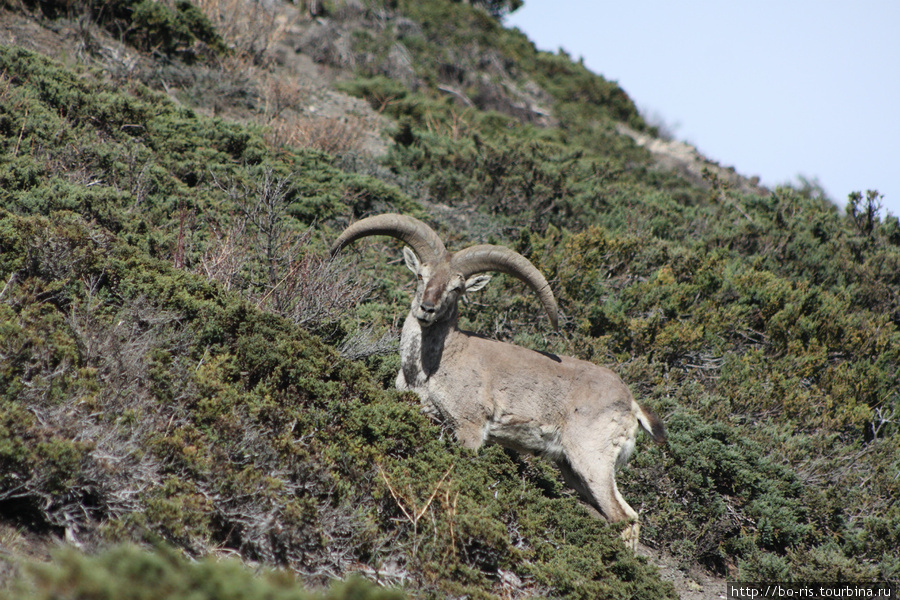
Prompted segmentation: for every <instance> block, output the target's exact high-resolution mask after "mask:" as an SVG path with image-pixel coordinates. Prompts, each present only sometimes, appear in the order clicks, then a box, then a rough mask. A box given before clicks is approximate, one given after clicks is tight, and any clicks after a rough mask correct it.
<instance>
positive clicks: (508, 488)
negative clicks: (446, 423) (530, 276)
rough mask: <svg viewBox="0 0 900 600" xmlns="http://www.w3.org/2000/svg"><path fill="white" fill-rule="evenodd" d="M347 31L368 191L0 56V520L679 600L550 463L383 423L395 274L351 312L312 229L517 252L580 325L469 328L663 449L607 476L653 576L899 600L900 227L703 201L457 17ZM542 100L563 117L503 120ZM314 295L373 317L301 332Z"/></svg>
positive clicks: (560, 72)
mask: <svg viewBox="0 0 900 600" xmlns="http://www.w3.org/2000/svg"><path fill="white" fill-rule="evenodd" d="M367 10H370V11H372V13H373V14H374V13H375V12H377V15H378V19H374V17H372V14H370V13H367V12H366V11H362V12H359V11H356V12H354V11H347V12H346V13H340V11H335V14H334V15H333V20H334V21H335V22H337V23H339V24H340V25H341V27H344V29H343V30H342V31H343V32H344V33H346V34H347V35H350V36H351V37H352V39H353V40H355V45H354V46H353V48H354V50H353V51H354V52H356V53H357V60H355V61H354V64H355V65H356V69H357V71H356V73H357V78H356V79H354V80H352V81H350V82H348V83H346V84H345V85H344V89H346V90H349V91H352V92H354V93H357V94H359V95H361V96H363V97H365V98H366V99H368V100H369V101H370V102H371V103H372V105H373V106H375V107H377V108H379V109H380V110H382V111H383V112H384V113H385V114H387V115H389V116H391V117H393V118H394V119H396V121H397V129H396V131H395V134H394V138H395V144H394V146H393V147H392V149H391V152H390V154H389V156H388V157H387V158H386V159H385V165H384V166H382V165H374V164H368V163H365V162H362V163H359V164H356V165H355V166H354V168H355V169H356V170H359V171H366V172H368V173H371V174H372V175H374V176H377V177H379V178H381V180H379V179H375V178H373V177H369V176H366V175H362V174H359V173H354V172H350V171H347V170H343V169H342V168H341V165H343V164H351V163H350V162H348V161H339V160H337V159H335V158H333V157H330V156H328V155H325V154H322V153H318V152H313V151H308V150H298V149H290V148H279V147H274V146H271V145H270V144H268V143H267V142H266V141H265V139H264V137H263V136H262V135H261V132H260V131H259V130H256V129H253V128H247V127H240V126H237V125H234V124H231V123H227V122H224V121H221V120H216V119H207V118H202V117H200V116H198V115H197V114H195V113H194V112H192V111H191V110H189V109H186V108H183V107H179V106H176V105H175V104H173V103H172V102H171V101H170V100H169V99H168V98H167V97H165V96H163V95H160V94H157V93H155V92H153V91H151V90H148V89H147V88H146V87H143V86H142V85H139V84H132V85H130V86H128V87H127V88H126V89H115V88H112V87H111V86H109V85H108V84H106V83H104V79H103V77H102V75H101V74H98V73H88V72H83V71H73V70H70V69H69V68H66V67H63V66H61V65H59V64H56V63H52V62H50V61H47V60H44V59H42V58H40V57H39V56H36V55H33V54H30V53H27V52H23V51H21V50H18V49H14V48H3V49H0V63H2V65H0V73H2V80H0V94H2V102H0V136H2V140H0V143H2V144H3V150H4V157H5V158H4V159H3V161H2V163H0V207H2V209H3V210H4V212H3V213H2V218H0V286H3V287H2V292H0V311H2V312H0V327H2V328H3V329H2V333H3V335H0V339H2V340H3V342H2V344H3V346H2V347H0V353H2V358H3V360H2V363H0V364H2V371H0V402H2V404H0V463H2V467H3V468H2V469H0V514H2V515H3V517H4V519H5V520H6V521H8V522H10V521H11V522H14V523H16V524H17V525H18V526H21V527H28V528H31V529H32V530H34V531H38V532H43V533H45V534H46V533H55V534H57V535H66V534H67V535H68V537H69V538H71V539H74V540H77V541H78V542H80V543H82V544H83V545H85V546H87V547H89V548H94V547H98V546H103V545H106V544H108V543H110V542H117V541H138V542H144V541H152V540H156V539H159V538H162V539H163V540H165V541H166V542H167V543H168V544H171V545H173V546H175V547H177V548H180V549H182V550H183V551H185V552H187V553H189V554H191V555H195V556H202V555H204V554H207V553H208V552H210V551H211V549H212V548H220V549H227V550H229V551H233V552H236V553H238V554H239V555H240V556H242V557H243V558H244V559H246V560H252V561H261V562H263V563H265V564H269V565H284V566H288V567H291V568H292V569H294V570H295V571H297V572H299V573H300V574H301V575H302V576H303V577H304V579H305V580H306V581H309V582H317V583H318V582H321V581H323V580H324V579H327V578H328V577H332V576H335V575H343V574H345V573H348V572H359V573H362V574H363V575H365V576H366V577H369V578H372V579H377V580H379V581H381V582H386V583H390V584H400V583H402V584H403V585H405V586H406V588H407V589H408V590H409V591H410V592H412V593H414V594H416V595H420V594H464V593H468V594H472V595H488V594H498V595H499V594H502V593H509V592H513V593H518V594H522V593H527V592H536V593H544V594H551V595H564V596H567V597H596V596H603V597H647V598H650V597H662V596H666V595H671V593H672V591H671V588H670V587H668V586H666V585H664V584H662V583H660V582H659V581H658V580H657V579H656V578H655V577H654V576H653V574H652V572H651V571H652V570H651V569H650V568H649V567H648V566H647V565H646V564H644V562H642V561H640V560H638V559H635V558H634V557H633V556H631V555H630V553H628V552H627V551H626V550H625V549H624V547H622V545H621V543H620V542H619V540H618V538H617V534H616V531H615V528H612V527H608V526H606V525H605V524H603V523H602V522H600V521H598V520H596V519H594V518H593V517H592V516H590V515H589V514H587V512H586V511H585V509H584V508H583V507H582V506H581V505H580V504H579V503H578V502H577V501H576V500H575V499H574V498H572V497H571V493H570V492H569V491H568V490H567V489H566V488H565V486H564V485H563V484H562V483H561V482H560V480H559V477H558V475H557V474H556V473H555V471H554V470H553V469H552V467H550V466H549V465H548V463H546V462H545V461H544V460H542V459H539V458H527V457H526V458H523V457H517V456H514V455H511V454H509V453H506V452H503V451H501V450H500V449H498V448H486V449H484V450H482V451H480V452H479V453H478V456H477V458H475V457H473V456H472V455H470V454H467V453H466V452H464V451H463V450H461V449H459V448H458V447H457V446H456V445H455V444H454V443H453V442H452V440H451V437H452V436H450V435H449V434H443V435H442V432H441V431H440V429H438V428H437V427H436V426H434V425H432V424H431V423H429V422H428V421H427V420H426V419H424V418H423V417H422V416H421V415H419V413H418V409H417V406H416V403H417V400H416V399H415V398H413V397H410V396H408V395H400V394H397V393H396V392H394V391H391V389H390V388H391V382H392V379H393V374H394V373H395V372H396V366H397V359H396V357H395V356H394V355H393V354H384V353H383V350H384V345H383V344H382V345H379V344H377V343H375V342H372V341H371V340H370V341H366V340H367V336H369V337H372V339H375V338H377V337H378V336H380V335H381V334H382V333H384V332H386V331H387V332H389V331H390V329H391V326H392V324H393V323H394V322H395V319H396V318H397V317H398V315H401V314H402V313H403V312H404V311H405V309H406V303H407V298H406V294H405V292H404V289H403V286H404V285H405V284H406V283H408V282H407V274H406V273H405V272H404V271H403V269H401V268H397V267H386V266H385V264H384V263H385V262H386V261H385V258H384V257H385V254H386V253H387V254H390V253H394V254H396V249H397V245H396V244H394V243H388V242H383V241H380V240H376V241H373V242H370V243H368V244H360V246H361V248H362V250H361V252H362V253H363V256H362V259H361V261H360V262H359V265H358V266H356V267H355V273H356V281H367V282H369V283H370V286H368V287H367V286H362V287H361V286H360V284H358V283H354V281H353V280H352V279H340V278H336V277H335V271H334V270H329V269H333V267H332V266H330V265H327V264H324V263H321V261H319V260H318V257H319V256H321V253H322V251H323V250H322V248H323V244H322V243H321V240H320V239H319V238H318V236H316V235H312V234H311V233H310V232H309V231H308V227H309V226H310V225H312V224H313V223H314V222H315V223H316V227H317V228H318V229H320V230H324V231H325V232H326V234H329V235H330V234H333V231H334V228H336V227H337V226H340V225H342V224H343V223H344V222H345V220H346V219H347V218H348V217H351V216H360V215H363V214H368V213H372V212H383V211H385V210H395V211H399V212H407V213H412V214H416V215H418V216H421V217H424V218H426V219H428V220H430V221H431V222H432V223H434V224H435V226H436V227H437V228H438V229H439V230H440V231H442V233H443V235H444V237H445V239H447V240H449V245H450V246H451V248H456V247H460V246H463V245H466V244H469V243H474V242H483V241H489V242H497V243H504V244H508V245H510V246H512V247H514V248H515V249H516V250H518V251H520V252H522V253H523V254H525V255H526V256H528V257H529V258H530V259H531V260H532V261H533V262H534V263H535V264H537V265H538V266H539V267H540V268H541V270H542V271H543V272H544V273H546V274H547V275H548V278H549V279H551V283H552V285H553V286H554V290H555V291H556V293H557V295H558V297H559V299H560V305H561V308H562V310H563V312H564V314H565V317H566V318H565V319H564V325H563V328H562V331H561V333H560V334H558V335H557V334H548V333H547V329H548V328H547V327H546V326H545V324H544V322H543V321H542V316H541V315H540V311H539V306H538V304H537V303H536V302H535V301H534V300H533V298H531V297H529V296H528V295H527V294H526V292H525V290H523V289H522V286H520V285H519V284H517V283H515V282H513V281H509V280H507V279H506V278H503V277H498V278H496V279H495V281H494V282H493V283H492V284H491V286H490V287H489V288H488V289H487V290H486V291H485V292H482V293H481V295H480V296H479V297H477V298H475V299H474V301H475V303H477V304H475V305H474V306H471V307H470V308H468V309H466V310H465V311H464V312H465V314H464V317H463V319H464V321H465V323H466V324H467V325H468V326H470V327H471V328H473V329H475V330H477V331H480V332H484V333H488V334H491V335H494V336H497V337H499V338H501V339H508V340H511V341H515V342H517V343H521V344H525V345H528V346H530V347H534V348H538V349H542V350H551V351H555V352H561V353H567V354H573V355H577V356H579V357H581V358H586V359H590V360H593V361H595V362H598V363H606V364H611V365H614V366H615V368H616V369H617V371H618V372H619V373H620V374H621V375H622V377H623V378H624V379H625V380H626V381H627V382H628V383H629V384H630V385H631V387H632V389H633V390H634V392H635V395H636V396H638V397H639V398H640V399H641V401H642V402H644V403H647V404H649V405H650V406H651V407H653V408H654V409H655V410H656V411H657V412H659V413H660V414H661V415H662V416H663V419H664V421H665V422H666V425H667V427H668V429H669V434H670V441H669V445H668V446H667V447H665V448H656V447H651V445H650V444H646V443H645V441H646V440H641V441H639V447H638V450H637V451H636V453H635V456H634V458H633V462H632V465H631V466H630V467H628V468H626V469H625V470H624V472H623V473H622V475H621V476H620V488H621V489H622V490H623V495H624V496H625V497H626V498H627V499H628V500H629V502H630V503H631V504H632V505H633V506H634V507H635V508H637V509H638V510H639V511H640V512H641V518H642V523H643V529H642V541H643V542H644V543H647V544H650V545H654V546H657V547H661V548H665V549H667V550H668V551H670V552H672V553H673V554H675V555H676V556H678V557H680V558H681V560H682V561H683V562H684V564H685V565H690V564H695V563H699V564H701V565H704V566H707V567H710V568H713V569H715V570H718V571H720V572H722V573H727V574H728V575H729V576H730V577H732V578H735V579H743V580H766V579H767V580H779V581H789V580H800V581H870V580H873V579H874V580H890V581H897V580H900V553H898V550H897V548H898V547H900V506H898V504H897V498H900V466H898V465H900V430H898V427H897V418H898V415H900V392H898V390H900V385H898V384H900V381H898V378H900V373H898V358H900V357H898V352H900V333H898V324H900V305H898V298H900V224H898V221H897V219H896V217H893V216H888V217H887V218H882V217H881V214H880V212H879V210H878V195H877V193H875V192H872V193H869V194H867V195H865V196H863V195H858V196H854V197H852V198H851V199H850V203H849V205H848V210H847V213H846V214H842V213H841V212H840V211H839V210H838V209H837V208H835V207H834V206H832V205H831V204H830V203H829V202H828V201H827V200H825V199H823V198H822V197H821V195H819V194H816V193H814V192H815V190H809V189H805V190H796V189H790V188H782V189H778V190H776V191H774V192H772V193H770V194H766V195H746V194H741V193H738V192H737V191H735V190H733V189H729V188H728V186H727V185H725V184H723V183H722V182H721V181H719V180H717V179H716V177H715V176H713V175H712V174H710V176H709V177H708V181H707V185H706V186H705V187H697V186H693V185H691V184H689V183H687V182H685V181H684V180H682V179H680V178H678V177H677V176H675V175H672V174H668V173H663V172H659V171H657V170H655V169H654V168H653V167H652V164H651V161H650V158H649V156H648V155H647V154H646V153H644V152H643V151H642V150H641V149H640V148H637V147H636V146H635V145H634V144H633V143H632V142H631V141H630V140H628V139H627V138H623V137H621V136H618V135H616V134H615V123H616V122H627V123H629V124H630V125H631V126H632V127H633V128H635V129H644V130H646V129H647V127H646V125H644V124H643V123H642V121H641V120H640V117H639V115H637V112H636V111H635V110H634V108H633V105H632V104H631V102H630V100H628V98H627V96H625V95H624V94H623V93H622V92H621V90H619V89H618V87H617V86H615V85H614V84H612V83H610V82H606V81H604V80H603V79H602V78H599V77H597V76H594V75H592V74H590V73H588V72H587V71H586V70H585V69H584V68H583V67H582V66H581V65H578V64H575V63H573V62H572V61H571V60H570V59H569V58H568V57H566V56H565V55H563V54H559V55H551V54H548V53H542V52H537V51H536V50H535V49H534V48H533V46H532V45H531V44H530V43H529V42H528V41H527V40H526V39H525V38H524V36H522V35H521V34H519V33H518V32H514V31H508V30H505V29H503V28H502V27H500V26H499V24H498V23H497V22H496V21H495V20H494V19H492V18H490V17H488V16H486V15H485V14H484V13H481V12H479V11H478V10H476V9H473V8H472V7H470V6H467V5H464V4H461V3H450V2H443V1H438V0H434V1H430V2H409V3H405V2H403V1H401V2H396V3H385V4H379V5H378V6H374V7H370V8H369V9H367ZM342 19H343V20H342ZM366 19H372V20H373V21H377V22H379V23H382V25H381V26H380V27H375V26H372V27H367V28H362V25H363V24H366V23H369V21H366ZM385 23H386V24H387V25H384V24H385ZM401 24H402V26H400V25H401ZM354 28H360V30H359V31H358V32H356V33H354V32H355V31H357V30H356V29H354ZM397 44H402V46H403V48H404V49H405V51H406V52H407V53H408V54H409V56H410V57H411V63H412V65H413V66H414V73H413V76H412V77H411V78H409V79H408V80H407V81H406V84H400V83H398V81H399V80H401V79H402V78H397V77H395V78H394V80H392V79H390V78H387V77H385V75H388V76H392V75H393V74H394V73H393V72H392V69H394V68H395V61H394V59H393V58H392V56H395V55H396V51H394V53H393V55H392V48H396V47H397ZM322 56H323V57H326V58H327V57H329V56H335V55H334V54H329V53H327V52H323V53H322ZM485 56H488V57H489V58H490V60H488V61H487V66H485V64H486V63H484V61H482V58H483V57H485ZM323 60H325V58H323ZM329 60H330V59H329ZM479 61H481V62H479ZM498 65H499V66H498ZM529 82H530V83H529ZM535 83H536V85H537V86H538V87H539V88H540V89H541V90H542V91H543V92H533V93H531V95H526V96H527V98H526V99H528V100H529V101H534V102H537V103H538V104H540V103H545V104H546V106H547V107H550V108H551V109H552V110H551V112H552V115H550V116H551V117H552V118H547V115H545V114H544V113H543V112H540V111H539V112H538V113H536V112H535V111H534V110H532V109H533V108H535V106H537V105H536V104H528V102H525V103H524V104H522V102H524V100H523V96H522V95H521V94H522V90H531V89H532V88H531V87H530V84H535ZM447 90H451V91H450V92H448V91H447ZM523 106H525V107H526V108H525V109H524V110H523V109H522V107H523ZM535 115H538V116H535ZM385 166H386V167H387V169H386V168H385ZM394 184H396V185H394ZM397 186H399V187H397ZM433 200H438V201H439V202H441V203H443V204H445V205H447V206H449V207H450V210H449V211H448V210H439V209H435V208H433V207H432V204H431V202H432V201H433ZM473 208H475V209H477V212H473V211H472V210H471V209H473ZM461 223H462V224H465V225H466V226H461V225H460V224H461ZM197 273H201V274H203V275H206V277H200V276H198V275H197ZM310 282H311V283H313V284H315V285H306V286H304V284H305V283H310ZM328 282H331V283H330V285H331V287H330V290H331V291H330V293H329V295H328V297H329V298H335V299H339V298H340V297H341V296H343V295H345V294H346V293H349V294H351V295H353V296H354V297H359V296H360V295H365V294H366V292H367V291H368V293H369V297H370V300H369V301H368V302H365V303H363V304H362V305H360V306H359V307H358V308H356V309H355V311H356V312H355V314H354V312H353V310H354V309H351V308H350V307H348V306H346V305H341V304H340V303H339V302H337V300H335V304H334V310H331V311H325V312H321V313H315V314H313V313H311V312H310V309H309V305H310V303H309V302H308V300H309V297H310V296H313V295H315V294H317V293H320V291H321V290H322V286H327V285H329V283H328ZM316 286H318V287H316ZM315 297H318V296H315ZM304 299H305V300H306V302H304ZM359 323H366V324H367V325H368V328H366V327H363V328H360V327H359V325H358V324H359ZM360 330H361V331H360ZM349 339H355V340H356V342H357V345H356V346H355V348H356V350H353V351H349V349H350V348H351V346H352V345H348V343H347V341H348V340H349ZM360 340H362V342H361V346H360V345H359V341H360ZM341 345H343V346H342V347H343V348H344V354H345V355H352V356H355V357H357V360H355V361H348V360H347V359H346V358H343V357H341V356H340V353H339V352H338V351H337V350H336V349H335V346H341Z"/></svg>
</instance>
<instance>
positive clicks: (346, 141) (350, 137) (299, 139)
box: [269, 116, 366, 156]
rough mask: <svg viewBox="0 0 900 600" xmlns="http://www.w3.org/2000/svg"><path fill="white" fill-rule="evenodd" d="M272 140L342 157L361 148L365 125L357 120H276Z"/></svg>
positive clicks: (307, 118)
mask: <svg viewBox="0 0 900 600" xmlns="http://www.w3.org/2000/svg"><path fill="white" fill-rule="evenodd" d="M269 127H270V133H269V141H270V142H271V143H273V144H285V145H288V146H295V147H299V148H312V149H313V150H321V151H322V152H327V153H328V154H335V155H338V156H340V155H343V154H348V153H351V152H359V151H360V150H361V149H362V146H363V141H364V135H365V129H366V127H365V123H364V122H363V120H362V119H360V118H358V117H302V116H291V117H288V118H280V119H275V120H273V122H272V123H270V125H269Z"/></svg>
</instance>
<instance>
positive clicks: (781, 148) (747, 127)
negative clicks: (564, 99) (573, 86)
mask: <svg viewBox="0 0 900 600" xmlns="http://www.w3.org/2000/svg"><path fill="white" fill-rule="evenodd" d="M504 22H505V23H506V24H507V25H509V26H515V27H518V28H519V29H520V30H522V31H523V32H524V33H525V34H526V35H527V36H528V37H529V38H530V39H531V40H532V41H533V42H534V43H535V44H536V45H537V47H538V48H540V49H541V50H549V51H553V52H555V51H557V50H558V49H559V48H564V49H565V50H566V51H567V52H568V53H569V54H571V55H572V57H573V58H574V59H575V60H577V59H578V58H579V57H581V58H583V59H584V63H585V65H586V66H587V67H588V68H589V69H590V70H591V71H593V72H595V73H599V74H601V75H603V76H604V77H606V78H607V79H611V80H614V81H617V82H618V83H619V85H620V86H621V87H622V88H623V89H624V90H625V91H626V92H627V93H628V95H629V96H630V97H631V98H632V100H634V102H635V103H636V104H637V106H638V108H640V109H641V110H642V112H643V113H644V114H646V115H650V116H653V115H658V116H659V117H661V119H662V121H663V122H664V123H666V124H667V125H669V126H670V128H671V129H673V130H674V133H675V137H676V138H677V139H680V140H684V141H687V142H690V143H691V144H694V145H695V146H696V147H697V148H698V149H699V150H700V152H701V153H703V154H704V155H705V156H707V157H708V158H711V159H713V160H715V161H717V162H719V163H721V164H722V165H724V166H734V167H735V168H736V169H737V171H738V172H739V173H741V174H743V175H746V176H748V177H749V176H753V175H758V176H759V177H760V178H761V179H762V182H763V183H764V184H766V185H769V186H774V185H777V184H780V183H787V182H794V183H796V182H797V181H798V179H797V177H798V176H803V177H806V178H807V179H810V180H813V179H815V180H818V182H819V184H820V185H821V186H822V187H823V188H824V189H825V191H826V193H827V194H828V197H829V198H831V199H832V200H833V201H834V202H835V203H836V204H837V205H838V206H840V207H841V208H843V207H844V206H845V205H846V203H847V194H849V193H850V192H852V191H862V192H865V191H866V190H868V189H877V190H878V191H879V192H881V193H882V194H883V195H884V199H883V201H882V202H883V204H884V206H885V208H886V210H887V211H889V212H890V213H892V214H894V215H898V216H900V0H780V1H774V0H753V1H745V2H740V1H735V0H702V1H701V0H682V1H678V2H675V1H672V0H627V1H623V0H617V1H604V0H525V5H524V6H523V7H522V8H520V9H519V10H518V11H516V12H515V13H513V14H511V15H508V16H507V17H506V18H505V21H504Z"/></svg>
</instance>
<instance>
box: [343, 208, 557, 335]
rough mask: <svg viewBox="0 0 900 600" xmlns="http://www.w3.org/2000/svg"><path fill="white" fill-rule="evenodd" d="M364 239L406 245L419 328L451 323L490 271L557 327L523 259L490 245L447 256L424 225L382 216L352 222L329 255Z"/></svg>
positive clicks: (547, 295) (544, 289)
mask: <svg viewBox="0 0 900 600" xmlns="http://www.w3.org/2000/svg"><path fill="white" fill-rule="evenodd" d="M369 235H387V236H391V237H394V238H397V239H399V240H401V241H403V242H405V243H406V244H407V246H408V247H407V248H404V249H403V258H404V261H405V262H406V266H407V267H409V270H410V271H412V272H413V273H415V275H416V279H417V287H416V295H415V298H413V302H412V307H411V312H412V315H413V316H414V317H415V318H416V319H418V321H419V323H420V324H421V325H422V326H423V327H428V326H429V325H432V324H434V323H437V322H440V321H442V320H445V319H455V318H456V314H457V312H456V306H457V303H458V302H459V299H460V298H461V297H462V296H463V295H464V294H466V293H467V292H474V291H477V290H480V289H482V288H483V287H484V286H486V285H487V284H488V282H489V281H490V280H491V278H490V276H489V275H484V273H486V272H489V271H499V272H501V273H506V274H508V275H512V276H514V277H518V278H519V279H521V280H522V281H524V282H525V283H526V284H528V285H529V286H530V287H531V288H532V289H533V290H534V291H535V293H536V294H537V295H538V298H540V300H541V302H542V303H543V305H544V309H545V310H546V311H547V315H548V316H549V317H550V322H551V323H553V327H554V328H556V327H557V326H558V325H557V313H558V310H557V307H556V299H555V298H554V297H553V292H552V291H551V290H550V285H549V284H548V283H547V280H546V279H545V278H544V276H543V275H541V273H540V271H538V270H537V269H536V268H535V267H534V265H532V264H531V263H530V262H529V261H528V259H527V258H525V257H524V256H522V255H521V254H518V253H516V252H513V251H512V250H510V249H509V248H504V247H502V246H492V245H486V244H485V245H479V246H471V247H469V248H466V249H465V250H460V251H459V252H456V253H450V252H447V249H446V248H445V247H444V243H443V242H442V241H441V239H440V238H439V237H438V235H437V234H436V233H435V232H434V230H433V229H431V228H430V227H429V226H428V225H426V224H425V223H423V222H422V221H419V220H418V219H414V218H412V217H407V216H404V215H395V214H386V215H377V216H374V217H368V218H366V219H363V220H361V221H357V222H356V223H354V224H353V225H351V226H350V227H348V228H347V229H346V230H344V232H343V233H342V234H341V235H340V237H338V239H337V240H335V242H334V244H333V245H332V247H331V255H332V256H334V255H335V254H337V253H338V252H339V251H340V249H341V248H343V247H344V246H345V245H347V244H349V243H350V242H352V241H354V240H356V239H359V238H361V237H365V236H369Z"/></svg>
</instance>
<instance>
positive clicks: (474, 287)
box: [466, 275, 491, 293]
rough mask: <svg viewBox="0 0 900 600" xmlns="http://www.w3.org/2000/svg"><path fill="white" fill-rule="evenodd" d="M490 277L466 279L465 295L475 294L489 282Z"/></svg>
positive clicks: (475, 276) (482, 276)
mask: <svg viewBox="0 0 900 600" xmlns="http://www.w3.org/2000/svg"><path fill="white" fill-rule="evenodd" d="M490 280H491V276H490V275H473V276H472V277H469V278H468V279H466V293H469V292H477V291H478V290H480V289H482V288H483V287H484V286H486V285H487V284H488V282H490Z"/></svg>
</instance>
